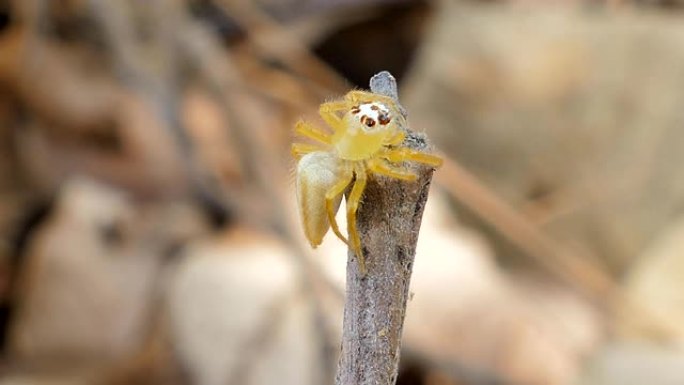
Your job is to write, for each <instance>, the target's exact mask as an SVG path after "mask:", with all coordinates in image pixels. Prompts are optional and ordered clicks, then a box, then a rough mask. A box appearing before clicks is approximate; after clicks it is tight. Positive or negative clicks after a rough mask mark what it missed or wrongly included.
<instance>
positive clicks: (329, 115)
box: [292, 91, 442, 274]
mask: <svg viewBox="0 0 684 385" xmlns="http://www.w3.org/2000/svg"><path fill="white" fill-rule="evenodd" d="M319 114H320V115H321V117H322V118H323V120H324V121H325V122H326V123H327V124H328V125H329V126H330V127H331V128H332V130H333V133H332V134H329V133H327V132H324V131H322V130H319V129H318V128H316V127H314V126H312V125H311V124H309V123H306V122H303V121H299V122H297V124H296V126H295V132H296V133H298V134H300V135H302V136H305V137H307V138H310V139H313V140H314V141H315V142H316V144H315V145H314V144H305V143H294V144H293V145H292V154H293V155H294V156H295V157H296V158H297V159H299V162H298V164H297V171H296V173H297V174H296V190H297V203H298V207H299V212H300V216H301V219H302V225H303V227H304V233H305V235H306V238H307V239H308V240H309V243H311V246H312V247H313V248H316V247H317V246H318V245H320V244H321V241H322V240H323V237H324V236H325V234H326V233H327V232H328V229H329V228H331V227H332V230H333V232H334V233H335V235H337V237H338V238H340V239H341V240H342V241H343V242H344V243H346V244H347V245H348V246H349V247H350V248H351V249H352V250H354V252H355V253H356V255H357V257H358V260H359V268H360V271H361V272H362V274H365V271H366V267H365V261H364V257H363V253H362V251H361V240H360V239H359V234H358V232H357V230H356V210H357V208H358V206H359V202H360V200H361V195H362V194H363V190H364V189H365V187H366V180H367V178H368V174H369V173H375V174H379V175H384V176H388V177H390V178H396V179H401V180H406V181H414V180H416V178H417V175H416V174H414V173H412V172H411V171H408V170H407V169H405V168H403V167H402V166H401V163H402V162H404V161H414V162H419V163H423V164H426V165H429V166H433V167H439V166H440V165H441V164H442V159H441V158H439V157H437V156H434V155H430V154H426V153H423V152H420V151H416V150H412V149H410V148H407V147H402V146H401V144H402V142H403V141H404V137H405V131H404V128H405V127H406V122H405V120H404V116H403V114H402V113H401V111H400V110H399V107H398V106H397V103H396V102H395V101H394V99H392V98H390V97H388V96H383V95H378V94H374V93H371V92H365V91H351V92H349V93H347V95H345V96H344V98H343V99H342V100H339V101H334V102H329V103H323V104H322V105H321V107H320V109H319ZM352 180H355V182H354V185H353V187H352V189H351V192H350V193H349V196H348V197H347V233H348V234H349V240H347V238H346V237H345V236H344V235H342V233H341V232H340V229H339V227H338V225H337V222H336V221H335V214H336V212H337V210H338V208H339V205H340V202H341V200H342V195H343V194H344V192H345V190H346V189H347V187H348V186H349V184H350V183H352Z"/></svg>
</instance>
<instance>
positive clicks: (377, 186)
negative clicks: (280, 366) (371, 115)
mask: <svg viewBox="0 0 684 385" xmlns="http://www.w3.org/2000/svg"><path fill="white" fill-rule="evenodd" d="M371 91H372V92H375V93H379V94H384V95H387V96H391V97H393V98H395V99H396V95H397V93H396V82H395V81H394V78H393V77H392V75H390V74H389V73H388V72H381V73H379V74H378V75H375V76H374V77H373V79H371ZM407 134H408V135H407V139H406V141H405V142H404V144H405V145H407V146H408V147H411V148H414V149H417V150H425V149H426V148H428V145H427V143H426V140H425V138H424V137H423V136H421V135H418V134H415V133H412V132H410V131H408V130H407ZM413 171H414V172H416V174H418V176H419V177H418V180H417V181H415V182H406V181H401V180H398V179H392V178H386V177H375V176H371V178H369V181H368V185H367V187H366V190H365V191H364V195H363V200H362V203H361V205H360V206H359V209H358V211H357V221H356V223H357V227H358V232H359V235H360V237H361V243H362V249H363V253H364V256H365V259H366V269H367V274H365V275H362V274H361V272H360V270H359V264H358V263H357V258H356V255H355V253H354V251H353V250H349V253H348V256H349V260H348V263H347V296H346V303H345V307H344V326H343V335H342V352H341V356H340V361H339V366H338V371H337V376H336V379H335V383H336V384H338V385H357V384H387V385H390V384H394V383H395V382H396V379H397V373H398V367H399V349H400V345H401V334H402V329H403V324H404V316H405V313H406V302H407V298H408V289H409V283H410V281H411V273H412V271H413V260H414V257H415V251H416V242H417V240H418V231H419V229H420V223H421V219H422V216H423V208H424V206H425V202H426V200H427V194H428V189H429V187H430V181H431V179H432V171H433V169H432V168H430V167H425V166H418V165H415V166H414V169H413Z"/></svg>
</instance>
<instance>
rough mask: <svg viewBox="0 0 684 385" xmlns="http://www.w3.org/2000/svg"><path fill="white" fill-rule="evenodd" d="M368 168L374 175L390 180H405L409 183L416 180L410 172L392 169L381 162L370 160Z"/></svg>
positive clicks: (415, 176)
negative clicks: (383, 176)
mask: <svg viewBox="0 0 684 385" xmlns="http://www.w3.org/2000/svg"><path fill="white" fill-rule="evenodd" d="M368 168H369V169H370V170H371V171H373V172H374V173H376V174H380V175H385V176H388V177H390V178H395V179H401V180H406V181H409V182H412V181H414V180H416V178H418V176H417V175H416V174H414V173H412V172H410V171H406V170H402V169H399V168H396V167H392V166H390V165H389V164H387V163H385V162H383V161H381V160H372V161H370V162H368Z"/></svg>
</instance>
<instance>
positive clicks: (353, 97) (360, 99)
mask: <svg viewBox="0 0 684 385" xmlns="http://www.w3.org/2000/svg"><path fill="white" fill-rule="evenodd" d="M345 98H346V99H347V100H349V101H350V102H352V103H354V104H358V103H371V102H380V103H382V104H385V105H387V106H394V105H395V104H396V103H397V101H396V100H394V98H391V97H389V96H386V95H380V94H374V93H372V92H368V91H361V90H356V91H349V92H348V93H347V95H346V96H345Z"/></svg>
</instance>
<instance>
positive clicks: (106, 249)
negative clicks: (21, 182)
mask: <svg viewBox="0 0 684 385" xmlns="http://www.w3.org/2000/svg"><path fill="white" fill-rule="evenodd" d="M135 210H136V208H135V207H134V206H133V204H132V202H130V201H129V200H127V198H126V197H125V196H124V195H123V194H122V193H121V192H119V191H117V190H115V189H112V188H109V187H106V186H104V185H101V184H98V183H96V182H93V181H90V180H85V179H77V180H71V181H69V182H68V183H66V184H65V185H64V186H63V188H62V189H61V191H60V194H59V196H58V198H57V201H56V204H55V208H54V211H53V213H52V214H51V216H50V217H49V219H48V220H47V221H46V222H45V223H44V224H42V225H41V227H40V228H39V229H38V230H37V231H36V233H35V235H34V236H33V237H32V239H31V241H30V242H31V244H30V246H29V249H28V251H27V255H26V262H25V266H24V270H23V274H22V282H21V283H22V285H21V286H20V288H19V289H20V290H19V300H18V303H19V306H18V311H17V314H16V317H15V320H14V323H13V328H12V331H11V333H12V334H11V337H12V343H11V348H10V350H11V352H12V356H13V357H14V358H15V359H18V360H19V361H20V362H30V361H35V360H41V359H45V360H48V361H55V360H57V361H61V360H65V359H71V361H70V363H72V364H76V365H80V364H83V363H102V362H106V361H109V360H113V359H118V358H121V357H123V356H124V355H126V354H129V353H131V352H133V351H134V350H135V349H136V348H138V347H139V346H140V344H141V340H142V339H143V338H144V336H145V332H146V326H147V320H148V318H147V317H148V315H149V314H148V312H149V305H150V299H151V294H152V291H153V285H154V282H155V278H156V273H157V271H158V269H159V266H160V259H159V258H158V257H157V254H158V253H155V252H154V251H156V250H154V249H152V248H151V247H149V245H147V244H145V243H144V242H143V241H142V239H140V238H138V235H137V234H138V233H139V232H138V231H137V230H139V228H138V227H136V226H137V224H136V223H135V222H136V221H139V220H140V219H141V218H140V216H139V214H138V213H136V212H135Z"/></svg>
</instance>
